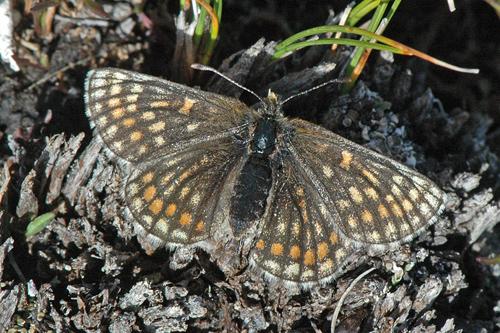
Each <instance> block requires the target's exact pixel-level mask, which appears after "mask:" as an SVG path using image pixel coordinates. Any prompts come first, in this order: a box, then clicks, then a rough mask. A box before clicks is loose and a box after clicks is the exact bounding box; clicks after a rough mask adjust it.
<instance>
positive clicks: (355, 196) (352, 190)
mask: <svg viewBox="0 0 500 333" xmlns="http://www.w3.org/2000/svg"><path fill="white" fill-rule="evenodd" d="M349 193H350V194H351V199H352V200H353V201H354V202H356V203H361V202H363V197H362V196H361V193H359V191H358V189H357V188H355V187H354V186H351V187H349Z"/></svg>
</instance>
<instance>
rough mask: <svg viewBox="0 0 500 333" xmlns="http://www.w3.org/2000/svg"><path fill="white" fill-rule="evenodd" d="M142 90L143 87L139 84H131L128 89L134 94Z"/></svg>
mask: <svg viewBox="0 0 500 333" xmlns="http://www.w3.org/2000/svg"><path fill="white" fill-rule="evenodd" d="M143 90H144V87H143V86H142V85H140V84H133V85H132V88H131V89H130V91H131V92H133V93H134V94H140V93H141V92H142V91H143Z"/></svg>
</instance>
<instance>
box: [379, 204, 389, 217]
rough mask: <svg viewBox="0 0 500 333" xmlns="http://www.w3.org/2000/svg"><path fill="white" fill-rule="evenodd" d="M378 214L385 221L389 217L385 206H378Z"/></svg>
mask: <svg viewBox="0 0 500 333" xmlns="http://www.w3.org/2000/svg"><path fill="white" fill-rule="evenodd" d="M378 214H379V215H380V217H381V218H383V219H384V218H386V217H388V216H389V211H388V210H387V208H386V207H385V206H384V205H382V204H380V205H378Z"/></svg>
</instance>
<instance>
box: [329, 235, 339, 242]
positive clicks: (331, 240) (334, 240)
mask: <svg viewBox="0 0 500 333" xmlns="http://www.w3.org/2000/svg"><path fill="white" fill-rule="evenodd" d="M338 241H339V236H338V235H337V234H336V233H335V232H332V233H331V234H330V242H331V243H332V244H333V245H335V244H337V243H338Z"/></svg>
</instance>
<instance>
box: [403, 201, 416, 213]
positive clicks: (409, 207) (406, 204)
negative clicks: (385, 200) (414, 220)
mask: <svg viewBox="0 0 500 333" xmlns="http://www.w3.org/2000/svg"><path fill="white" fill-rule="evenodd" d="M402 204H403V209H404V210H406V211H407V212H409V211H411V210H412V209H413V204H412V203H411V202H410V200H408V199H404V200H403V202H402Z"/></svg>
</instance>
